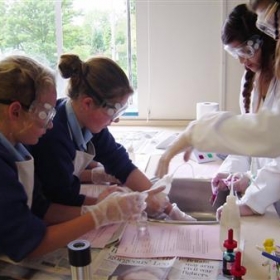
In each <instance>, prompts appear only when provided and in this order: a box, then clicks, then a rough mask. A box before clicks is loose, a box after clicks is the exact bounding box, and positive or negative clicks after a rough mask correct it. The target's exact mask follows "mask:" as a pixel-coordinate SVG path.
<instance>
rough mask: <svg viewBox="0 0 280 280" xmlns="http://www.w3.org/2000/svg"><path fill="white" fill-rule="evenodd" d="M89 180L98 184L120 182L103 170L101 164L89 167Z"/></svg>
mask: <svg viewBox="0 0 280 280" xmlns="http://www.w3.org/2000/svg"><path fill="white" fill-rule="evenodd" d="M91 181H92V183H95V184H100V183H115V184H120V181H119V180H118V179H117V178H116V177H114V176H112V175H109V174H107V173H106V172H105V170H104V167H103V166H97V167H94V168H92V169H91Z"/></svg>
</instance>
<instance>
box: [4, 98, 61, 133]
mask: <svg viewBox="0 0 280 280" xmlns="http://www.w3.org/2000/svg"><path fill="white" fill-rule="evenodd" d="M16 101H17V100H11V99H0V103H1V104H5V105H10V104H12V103H13V102H16ZM18 102H19V103H20V104H21V106H22V107H23V108H24V109H25V110H27V111H28V113H30V114H32V116H35V117H36V118H37V119H39V120H40V121H42V122H43V126H44V127H45V128H47V127H48V126H49V124H50V122H52V121H53V118H54V116H55V114H56V110H55V108H54V107H53V106H51V105H50V104H49V103H40V102H37V101H36V100H34V101H33V102H32V103H31V105H29V106H28V105H25V104H23V103H21V102H20V101H18Z"/></svg>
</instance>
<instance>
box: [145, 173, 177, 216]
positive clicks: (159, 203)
mask: <svg viewBox="0 0 280 280" xmlns="http://www.w3.org/2000/svg"><path fill="white" fill-rule="evenodd" d="M171 183H172V177H171V176H169V175H165V176H164V178H162V179H160V180H157V181H155V183H154V184H153V185H152V186H151V188H150V189H149V190H148V193H149V196H148V198H147V200H146V201H147V210H146V211H147V213H148V215H149V216H150V217H157V216H159V215H160V214H162V213H163V212H164V210H165V208H166V207H167V206H168V204H169V198H168V196H167V194H165V193H164V192H162V191H163V190H165V189H168V190H169V189H170V187H171Z"/></svg>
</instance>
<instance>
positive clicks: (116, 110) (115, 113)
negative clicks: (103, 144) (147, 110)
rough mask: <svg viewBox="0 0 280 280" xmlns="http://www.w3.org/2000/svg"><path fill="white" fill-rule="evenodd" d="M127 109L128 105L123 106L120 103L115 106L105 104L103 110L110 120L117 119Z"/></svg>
mask: <svg viewBox="0 0 280 280" xmlns="http://www.w3.org/2000/svg"><path fill="white" fill-rule="evenodd" d="M127 107H128V103H127V102H126V103H125V104H121V103H115V104H109V103H106V105H105V107H104V109H105V110H106V113H107V115H108V116H109V117H110V118H111V119H112V120H115V119H118V118H119V117H120V116H121V115H123V114H124V112H125V110H126V109H127Z"/></svg>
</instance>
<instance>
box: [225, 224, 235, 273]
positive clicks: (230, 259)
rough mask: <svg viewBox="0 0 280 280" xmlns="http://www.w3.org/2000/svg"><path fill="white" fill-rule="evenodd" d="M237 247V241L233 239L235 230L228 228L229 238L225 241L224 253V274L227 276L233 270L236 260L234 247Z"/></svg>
mask: <svg viewBox="0 0 280 280" xmlns="http://www.w3.org/2000/svg"><path fill="white" fill-rule="evenodd" d="M236 247H237V242H236V241H235V240H234V239H233V230H232V229H229V230H228V238H227V239H226V240H225V241H224V248H225V249H226V250H225V251H224V253H223V274H224V275H226V276H229V275H231V270H232V267H233V265H234V262H235V252H234V249H235V248H236Z"/></svg>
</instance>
